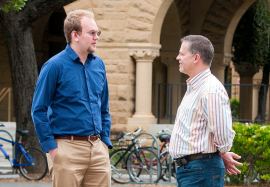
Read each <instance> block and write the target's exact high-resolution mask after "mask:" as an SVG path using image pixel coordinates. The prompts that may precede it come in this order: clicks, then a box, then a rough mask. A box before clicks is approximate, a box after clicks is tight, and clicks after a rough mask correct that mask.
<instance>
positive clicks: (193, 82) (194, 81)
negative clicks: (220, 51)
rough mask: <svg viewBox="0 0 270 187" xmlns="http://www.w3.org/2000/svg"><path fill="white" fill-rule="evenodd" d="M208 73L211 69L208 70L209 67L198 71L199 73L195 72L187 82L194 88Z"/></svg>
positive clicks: (209, 73)
mask: <svg viewBox="0 0 270 187" xmlns="http://www.w3.org/2000/svg"><path fill="white" fill-rule="evenodd" d="M209 75H211V71H210V68H207V69H206V70H204V71H202V72H200V73H199V74H197V75H196V76H195V77H193V78H192V79H191V78H189V79H188V80H187V84H188V85H191V86H192V87H193V89H196V88H198V87H199V86H200V85H201V84H202V83H203V81H204V79H205V78H206V77H208V76H209Z"/></svg>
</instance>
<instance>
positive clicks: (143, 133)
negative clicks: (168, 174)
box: [134, 132, 159, 183]
mask: <svg viewBox="0 0 270 187" xmlns="http://www.w3.org/2000/svg"><path fill="white" fill-rule="evenodd" d="M141 135H149V136H151V137H152V138H153V139H154V140H153V143H152V147H151V151H153V148H154V145H155V143H156V144H157V150H159V143H158V140H157V138H156V137H155V136H154V135H152V134H150V133H148V132H142V133H140V134H138V135H137V136H135V138H134V139H137V138H138V137H139V136H141ZM152 156H153V155H152V154H151V161H150V183H152V182H153V181H152V169H153V166H152V164H153V157H152ZM157 156H158V158H159V151H157Z"/></svg>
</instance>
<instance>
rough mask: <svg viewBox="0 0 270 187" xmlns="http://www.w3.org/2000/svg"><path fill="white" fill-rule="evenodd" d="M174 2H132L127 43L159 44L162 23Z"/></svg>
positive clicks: (159, 0)
mask: <svg viewBox="0 0 270 187" xmlns="http://www.w3.org/2000/svg"><path fill="white" fill-rule="evenodd" d="M172 2H173V0H166V1H161V0H155V1H149V0H136V1H132V3H131V4H130V7H129V10H128V12H127V18H126V20H127V24H126V40H125V42H126V43H129V42H130V43H137V42H140V43H154V44H159V43H160V33H161V28H162V23H163V20H164V18H165V16H166V13H167V11H168V9H169V7H170V6H171V4H172ZM138 36H139V37H138Z"/></svg>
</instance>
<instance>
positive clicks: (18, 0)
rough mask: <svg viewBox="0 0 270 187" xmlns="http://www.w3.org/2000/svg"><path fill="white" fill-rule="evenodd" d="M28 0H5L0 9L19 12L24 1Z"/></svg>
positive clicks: (24, 3)
mask: <svg viewBox="0 0 270 187" xmlns="http://www.w3.org/2000/svg"><path fill="white" fill-rule="evenodd" d="M27 1H28V0H10V1H6V4H5V6H4V7H3V8H0V10H2V11H4V12H6V13H8V12H9V11H10V10H11V9H12V10H15V11H17V12H19V11H20V10H22V8H23V7H24V6H25V5H26V2H27Z"/></svg>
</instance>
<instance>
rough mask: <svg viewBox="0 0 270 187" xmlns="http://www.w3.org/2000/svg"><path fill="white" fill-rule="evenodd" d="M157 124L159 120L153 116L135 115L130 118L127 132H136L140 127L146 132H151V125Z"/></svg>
mask: <svg viewBox="0 0 270 187" xmlns="http://www.w3.org/2000/svg"><path fill="white" fill-rule="evenodd" d="M150 124H157V118H155V117H154V116H153V115H147V116H144V117H142V116H139V115H137V116H136V115H134V116H133V117H132V118H128V122H127V131H128V132H132V131H135V130H136V129H137V128H138V127H141V128H142V129H143V131H144V132H149V125H150Z"/></svg>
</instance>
